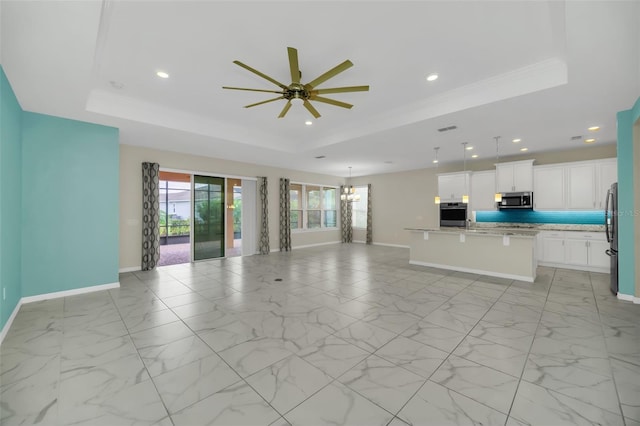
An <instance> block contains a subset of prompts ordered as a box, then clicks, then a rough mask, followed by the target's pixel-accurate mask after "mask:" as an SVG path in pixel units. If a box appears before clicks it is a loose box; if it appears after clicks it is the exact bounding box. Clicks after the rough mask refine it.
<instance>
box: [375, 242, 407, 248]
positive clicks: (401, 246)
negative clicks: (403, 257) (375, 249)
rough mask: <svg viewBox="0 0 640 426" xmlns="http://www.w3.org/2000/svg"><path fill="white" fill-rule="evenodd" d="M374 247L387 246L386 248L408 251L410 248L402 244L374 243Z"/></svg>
mask: <svg viewBox="0 0 640 426" xmlns="http://www.w3.org/2000/svg"><path fill="white" fill-rule="evenodd" d="M373 245H374V246H385V247H398V248H406V249H408V248H409V246H405V245H402V244H388V243H373Z"/></svg>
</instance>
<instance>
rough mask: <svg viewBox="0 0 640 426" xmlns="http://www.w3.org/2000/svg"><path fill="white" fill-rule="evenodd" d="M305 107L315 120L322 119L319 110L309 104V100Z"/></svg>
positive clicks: (306, 101) (305, 101) (305, 102)
mask: <svg viewBox="0 0 640 426" xmlns="http://www.w3.org/2000/svg"><path fill="white" fill-rule="evenodd" d="M303 105H304V107H305V108H306V109H308V110H309V112H310V113H311V115H313V116H314V117H315V118H320V113H319V112H318V110H316V109H315V108H314V107H313V105H311V102H309V101H308V100H306V99H305V100H304V103H303Z"/></svg>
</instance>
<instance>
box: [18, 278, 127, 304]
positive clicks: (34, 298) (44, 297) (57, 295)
mask: <svg viewBox="0 0 640 426" xmlns="http://www.w3.org/2000/svg"><path fill="white" fill-rule="evenodd" d="M119 287H120V282H115V283H109V284H100V285H92V286H89V287H82V288H74V289H73V290H64V291H56V292H53V293H45V294H37V295H35V296H27V297H23V298H22V299H21V300H22V303H23V304H24V303H33V302H40V301H42V300H49V299H58V298H60V297H69V296H77V295H79V294H86V293H93V292H95V291H103V290H111V289H112V288H119Z"/></svg>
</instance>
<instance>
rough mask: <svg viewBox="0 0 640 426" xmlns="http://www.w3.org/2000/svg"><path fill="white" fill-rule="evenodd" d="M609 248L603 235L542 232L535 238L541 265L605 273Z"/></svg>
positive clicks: (574, 232)
mask: <svg viewBox="0 0 640 426" xmlns="http://www.w3.org/2000/svg"><path fill="white" fill-rule="evenodd" d="M608 248H609V243H607V240H606V237H605V235H604V232H577V231H542V232H540V233H539V234H538V251H539V253H538V260H539V263H540V265H543V266H555V267H560V268H569V269H579V270H585V271H596V272H608V271H609V258H608V256H607V255H606V253H605V251H606V250H607V249H608Z"/></svg>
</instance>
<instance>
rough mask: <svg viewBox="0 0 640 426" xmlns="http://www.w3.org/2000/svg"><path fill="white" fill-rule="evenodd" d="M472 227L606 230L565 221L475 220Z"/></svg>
mask: <svg viewBox="0 0 640 426" xmlns="http://www.w3.org/2000/svg"><path fill="white" fill-rule="evenodd" d="M471 228H472V229H487V228H488V229H493V228H501V229H533V230H537V231H577V232H604V225H575V224H563V223H503V222H500V223H497V222H474V223H473V225H472V226H471Z"/></svg>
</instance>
